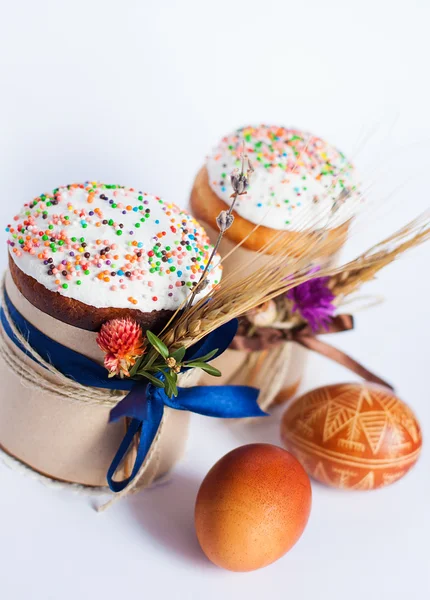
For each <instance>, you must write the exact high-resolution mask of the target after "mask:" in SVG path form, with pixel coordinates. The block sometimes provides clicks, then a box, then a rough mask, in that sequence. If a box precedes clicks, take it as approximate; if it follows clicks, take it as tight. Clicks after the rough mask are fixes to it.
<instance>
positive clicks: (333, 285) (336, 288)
mask: <svg viewBox="0 0 430 600" xmlns="http://www.w3.org/2000/svg"><path fill="white" fill-rule="evenodd" d="M428 239H430V214H429V213H424V214H423V215H421V216H420V217H418V218H417V219H415V220H414V221H412V222H411V223H408V224H407V225H406V226H405V227H403V228H402V229H400V230H399V231H397V232H396V233H394V234H393V235H391V236H389V237H388V238H386V239H385V240H383V241H382V242H380V243H378V244H376V245H375V246H373V247H372V248H370V249H369V250H367V251H366V252H364V253H363V254H361V255H360V256H358V257H357V258H356V259H355V260H353V261H351V262H349V263H347V264H345V265H343V266H341V267H339V268H338V269H335V271H334V273H333V274H332V275H331V276H330V280H329V282H328V285H329V287H330V289H331V290H332V291H333V294H334V295H335V296H336V301H337V303H339V302H340V301H341V300H343V298H345V296H348V295H349V294H352V293H353V292H356V291H357V290H358V289H359V288H360V287H361V286H362V285H363V283H365V282H367V281H371V280H372V279H374V277H375V275H376V273H378V271H380V270H381V269H383V268H384V267H385V266H387V265H388V264H390V263H391V262H393V261H394V260H395V259H396V258H397V257H398V256H400V255H401V254H403V252H406V250H409V249H411V248H414V247H415V246H418V245H419V244H422V243H423V242H425V241H426V240H428Z"/></svg>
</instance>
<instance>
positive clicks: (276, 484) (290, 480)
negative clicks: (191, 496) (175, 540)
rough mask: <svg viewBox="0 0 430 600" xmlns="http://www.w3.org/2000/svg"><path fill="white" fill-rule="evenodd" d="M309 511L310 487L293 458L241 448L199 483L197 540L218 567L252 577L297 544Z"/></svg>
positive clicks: (265, 448) (274, 450)
mask: <svg viewBox="0 0 430 600" xmlns="http://www.w3.org/2000/svg"><path fill="white" fill-rule="evenodd" d="M310 509H311V486H310V481H309V478H308V476H307V475H306V473H305V471H304V469H303V467H302V466H301V465H300V463H299V462H298V461H297V459H296V458H294V456H292V454H290V453H289V452H287V451H286V450H284V449H282V448H279V447H278V446H272V445H270V444H250V445H248V446H241V447H240V448H236V450H233V451H232V452H229V453H228V454H226V455H225V456H224V457H223V458H221V460H219V461H218V462H217V463H216V464H215V465H214V466H213V467H212V469H211V470H210V471H209V473H208V474H207V475H206V477H205V479H204V480H203V483H202V485H201V487H200V490H199V493H198V496H197V501H196V508H195V526H196V532H197V537H198V540H199V542H200V545H201V547H202V549H203V552H204V553H205V554H206V556H207V557H208V558H209V559H210V560H211V561H212V562H213V563H215V564H216V565H218V566H219V567H223V568H224V569H229V570H230V571H253V570H254V569H259V568H261V567H265V566H266V565H269V564H270V563H272V562H274V561H275V560H277V559H278V558H280V557H281V556H283V555H284V554H285V553H286V552H287V551H288V550H289V549H290V548H291V547H292V546H293V545H294V544H295V543H296V542H297V540H298V539H299V537H300V536H301V535H302V533H303V530H304V528H305V526H306V523H307V521H308V518H309V513H310Z"/></svg>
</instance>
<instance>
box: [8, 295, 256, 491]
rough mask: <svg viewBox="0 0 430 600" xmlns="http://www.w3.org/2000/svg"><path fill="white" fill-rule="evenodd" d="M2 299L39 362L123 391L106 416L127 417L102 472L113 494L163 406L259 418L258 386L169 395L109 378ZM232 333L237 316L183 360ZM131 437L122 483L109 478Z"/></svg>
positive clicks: (223, 345)
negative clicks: (134, 444)
mask: <svg viewBox="0 0 430 600" xmlns="http://www.w3.org/2000/svg"><path fill="white" fill-rule="evenodd" d="M5 303H6V306H7V309H8V312H9V315H10V317H11V319H12V321H13V323H14V325H15V327H16V328H17V329H18V331H19V332H20V333H21V335H22V336H23V337H24V338H25V339H26V340H27V341H28V342H29V344H30V346H31V347H32V348H33V349H34V350H35V351H36V352H37V353H38V354H39V356H40V357H41V358H42V359H43V360H45V361H46V362H50V363H51V364H52V365H53V366H54V367H55V368H56V369H57V370H58V371H60V372H61V373H63V375H66V377H69V378H70V379H73V380H75V381H77V382H78V383H81V384H82V385H86V386H89V387H98V388H104V389H112V390H122V391H128V392H129V393H128V394H127V396H126V397H125V398H124V399H123V400H122V401H121V402H119V403H118V404H117V405H116V406H115V408H113V409H112V410H111V413H110V419H109V421H110V422H112V421H118V420H119V419H121V418H123V417H128V418H130V419H131V422H130V425H129V427H128V429H127V432H126V434H125V437H124V439H123V441H122V442H121V444H120V447H119V449H118V452H117V453H116V455H115V457H114V459H113V461H112V464H111V466H110V467H109V470H108V473H107V481H108V484H109V487H110V489H111V490H112V491H114V492H120V491H121V490H123V489H124V488H125V487H126V486H127V485H128V484H129V483H130V482H131V481H132V480H133V479H134V477H136V475H137V473H138V471H139V469H140V467H141V466H142V464H143V462H144V460H145V457H146V455H147V453H148V451H149V449H150V447H151V444H152V442H153V441H154V438H155V436H156V434H157V431H158V428H159V426H160V423H161V419H162V418H163V412H164V407H165V406H168V407H170V408H174V409H176V410H187V411H190V412H195V413H198V414H201V415H206V416H209V417H221V418H227V419H228V418H241V417H260V416H265V414H266V413H264V412H263V411H262V410H261V409H260V407H259V406H258V404H257V398H258V390H257V389H255V388H251V387H248V386H232V385H226V386H196V387H191V388H178V391H179V394H178V396H177V397H176V398H169V397H168V396H167V395H166V393H165V391H164V389H163V388H158V387H156V386H154V385H153V384H152V383H150V382H147V381H145V380H139V381H135V380H131V379H119V378H118V379H117V378H109V377H108V373H107V371H106V369H105V368H104V367H102V366H101V365H99V364H97V363H96V362H94V361H92V360H90V359H89V358H87V357H86V356H83V355H82V354H79V353H78V352H75V351H74V350H70V348H66V346H63V345H62V344H59V343H58V342H56V341H54V340H52V339H51V338H49V337H48V336H46V335H45V334H44V333H42V332H41V331H39V330H38V329H37V328H36V327H34V325H32V324H31V323H30V322H29V321H27V319H25V318H24V317H23V316H22V315H21V314H20V313H19V312H18V311H17V309H16V308H15V306H14V305H13V304H12V302H11V301H10V299H9V297H8V295H7V294H6V293H5ZM0 318H1V322H2V325H3V328H4V330H5V331H6V333H7V335H8V337H9V338H10V339H11V340H12V341H13V342H14V343H15V345H16V346H18V347H19V348H20V350H21V351H22V352H23V353H24V354H26V355H27V356H29V357H30V358H32V359H33V360H35V362H38V361H37V360H36V359H35V358H34V357H33V355H32V354H30V353H29V352H28V351H27V350H26V349H25V348H24V347H23V346H22V344H21V343H20V342H19V340H18V339H17V337H16V336H15V335H14V333H13V331H12V329H11V327H10V325H9V323H8V320H7V319H6V316H5V314H4V310H3V308H2V309H1V312H0ZM236 331H237V320H236V319H234V320H232V321H230V322H229V323H226V324H225V325H223V326H222V327H220V328H218V329H217V330H215V331H213V332H212V333H210V334H209V335H207V336H206V337H205V338H203V339H202V340H201V341H200V342H198V343H197V344H195V345H194V346H192V347H191V348H189V349H188V350H187V353H186V355H185V358H184V360H198V359H199V357H201V356H204V355H205V354H207V353H208V352H211V351H212V350H214V349H215V348H218V351H217V353H216V355H215V357H217V356H219V355H220V354H222V353H223V352H224V350H226V349H227V348H228V346H229V345H230V343H231V341H232V339H233V338H234V336H235V334H236ZM215 357H214V358H215ZM136 435H139V443H138V448H137V454H136V459H135V463H134V465H133V469H132V472H131V475H130V477H128V478H126V479H124V480H122V481H114V479H113V477H114V475H115V472H116V470H117V469H118V467H119V465H120V464H121V462H122V460H123V459H124V457H125V455H126V454H127V452H128V449H129V448H130V445H131V443H132V442H133V439H134V437H135V436H136Z"/></svg>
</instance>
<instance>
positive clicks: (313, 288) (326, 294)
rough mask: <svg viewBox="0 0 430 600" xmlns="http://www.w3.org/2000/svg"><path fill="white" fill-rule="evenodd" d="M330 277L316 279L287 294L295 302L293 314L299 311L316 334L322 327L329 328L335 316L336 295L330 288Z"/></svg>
mask: <svg viewBox="0 0 430 600" xmlns="http://www.w3.org/2000/svg"><path fill="white" fill-rule="evenodd" d="M329 279H330V278H329V277H316V278H315V279H310V280H309V281H305V282H304V283H301V284H299V285H298V286H297V287H295V288H293V289H291V290H289V291H288V292H287V298H289V299H290V300H292V301H293V312H295V311H297V312H299V313H300V315H301V316H302V317H303V319H304V320H305V321H307V323H308V324H309V326H310V328H311V329H312V331H313V332H314V333H315V332H317V331H318V330H319V329H320V328H321V327H324V329H326V328H327V326H328V324H329V322H330V319H331V317H332V316H333V314H334V311H335V308H336V307H335V306H334V304H333V300H334V299H335V295H334V294H333V293H332V291H331V290H330V289H329V288H328V286H327V284H328V282H329Z"/></svg>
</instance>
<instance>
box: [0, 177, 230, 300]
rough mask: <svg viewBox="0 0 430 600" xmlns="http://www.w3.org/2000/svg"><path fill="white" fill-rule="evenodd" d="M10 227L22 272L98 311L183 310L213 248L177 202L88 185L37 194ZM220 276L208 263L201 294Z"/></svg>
mask: <svg viewBox="0 0 430 600" xmlns="http://www.w3.org/2000/svg"><path fill="white" fill-rule="evenodd" d="M7 231H8V232H9V239H8V244H9V249H10V255H11V256H12V258H13V260H14V261H15V263H16V264H17V266H18V267H19V268H20V269H21V271H23V272H24V273H25V274H27V275H30V276H31V277H33V278H34V279H36V280H37V281H38V282H39V283H41V284H42V285H43V286H45V287H46V288H47V289H48V290H51V291H55V292H59V293H60V294H62V295H63V296H66V297H68V298H73V299H75V300H79V301H80V302H83V303H85V304H88V305H90V306H94V307H97V308H102V307H116V308H136V309H139V310H141V311H143V312H149V311H152V310H160V309H170V310H174V309H176V308H178V307H179V306H180V305H181V304H182V302H183V301H184V299H185V298H186V297H187V296H188V295H189V293H190V290H191V286H192V284H193V283H196V282H197V281H198V280H199V278H200V274H201V272H202V271H203V269H204V267H205V266H206V264H207V261H208V259H209V255H210V252H211V250H212V246H210V243H209V239H208V237H207V235H206V233H205V231H204V229H203V228H202V227H201V226H200V224H198V223H197V221H196V220H195V219H194V218H193V217H191V216H190V215H189V214H188V213H187V212H185V211H183V210H181V209H179V208H178V207H177V206H176V205H175V204H170V203H167V202H165V201H163V200H161V199H160V198H158V197H156V196H152V195H150V194H146V193H142V192H138V191H135V190H133V189H131V188H124V187H120V186H109V185H105V184H100V183H97V184H96V183H90V182H87V183H85V184H75V185H71V186H65V187H60V188H58V189H57V190H54V192H53V193H52V194H44V195H41V196H39V197H38V198H35V200H33V201H32V202H31V203H30V204H26V205H25V206H24V208H23V210H22V211H21V212H20V213H19V215H17V216H16V217H15V219H14V222H13V223H12V224H10V225H9V226H8V227H7ZM218 262H219V256H218V257H217V258H216V259H215V260H214V262H213V264H214V265H217V264H218ZM220 277H221V267H220V266H214V267H213V268H212V267H211V269H210V272H209V278H208V279H209V285H208V286H207V288H206V289H205V291H204V292H202V293H201V294H198V295H197V298H198V297H201V296H203V295H205V294H207V293H208V292H209V291H210V290H211V289H212V288H213V287H214V285H216V283H217V282H218V281H219V280H220Z"/></svg>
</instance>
